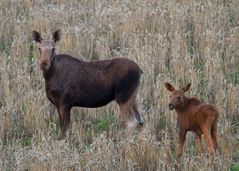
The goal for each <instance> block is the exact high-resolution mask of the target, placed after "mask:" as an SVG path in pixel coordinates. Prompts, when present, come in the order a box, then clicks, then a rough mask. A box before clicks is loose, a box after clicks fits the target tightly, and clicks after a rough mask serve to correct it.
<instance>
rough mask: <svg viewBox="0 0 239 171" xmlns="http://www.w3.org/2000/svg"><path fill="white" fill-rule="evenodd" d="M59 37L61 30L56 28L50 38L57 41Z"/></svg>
mask: <svg viewBox="0 0 239 171" xmlns="http://www.w3.org/2000/svg"><path fill="white" fill-rule="evenodd" d="M60 38H61V30H56V31H55V32H54V33H53V34H52V40H53V41H54V42H58V41H59V40H60Z"/></svg>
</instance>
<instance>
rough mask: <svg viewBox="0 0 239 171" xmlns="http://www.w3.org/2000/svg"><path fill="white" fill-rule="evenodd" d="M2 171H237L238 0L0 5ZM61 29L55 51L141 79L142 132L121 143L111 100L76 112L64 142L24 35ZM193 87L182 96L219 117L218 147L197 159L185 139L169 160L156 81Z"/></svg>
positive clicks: (65, 0) (164, 105) (62, 0)
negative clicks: (117, 66)
mask: <svg viewBox="0 0 239 171" xmlns="http://www.w3.org/2000/svg"><path fill="white" fill-rule="evenodd" d="M0 7H1V11H0V148H1V152H0V168H1V169H0V170H6V171H10V170H19V171H20V170H21V171H22V170H23V171H26V170H29V171H42V170H47V171H51V170H55V171H60V170H69V171H74V170H92V171H94V170H108V171H112V170H116V171H117V170H119V171H125V170H132V171H133V170H137V171H138V170H139V171H146V170H149V171H155V170H159V171H161V170H162V171H164V170H169V171H170V170H193V171H200V170H201V171H204V170H209V171H210V170H212V171H214V170H230V171H239V12H238V11H239V1H238V0H229V1H227V0H218V1H214V0H208V1H203V0H201V1H200V0H171V1H167V0H147V1H145V0H133V1H129V0H122V1H121V0H101V1H97V0H80V1H78V0H52V1H51V0H38V1H34V0H1V1H0ZM57 29H61V33H62V39H61V40H60V42H59V43H58V45H57V53H65V54H69V55H72V56H75V57H77V58H79V59H82V60H86V61H89V60H101V59H108V58H115V57H127V58H129V59H132V60H134V61H136V62H137V63H138V64H139V66H140V67H141V69H142V70H143V75H142V78H141V84H140V88H139V93H138V96H137V102H138V106H139V111H140V113H141V114H142V115H143V116H144V119H145V125H144V127H143V130H142V132H140V133H139V134H138V135H135V137H134V142H133V143H128V142H127V141H126V138H125V129H124V126H123V125H122V126H121V129H120V130H118V131H116V124H117V123H118V122H120V121H118V119H117V114H118V113H119V108H118V105H117V104H116V103H115V102H112V103H110V104H108V105H107V106H105V107H102V108H96V109H86V108H74V109H73V110H72V112H71V126H70V127H71V128H70V130H71V132H70V137H69V140H68V141H67V142H64V141H59V140H58V132H59V129H60V128H59V122H58V116H57V112H56V110H55V108H54V106H53V105H52V104H51V103H50V102H49V101H48V99H47V98H46V94H45V87H44V79H43V76H42V72H41V70H40V68H39V65H38V57H39V52H38V50H37V48H36V45H35V43H34V42H33V41H32V31H33V30H37V31H40V32H41V33H42V35H43V37H44V38H49V36H50V35H51V33H52V32H53V31H55V30H57ZM166 81H167V82H171V83H172V84H174V85H175V86H176V87H182V86H184V85H186V84H187V83H189V82H191V83H192V88H191V90H190V91H189V92H188V93H187V95H189V96H196V97H198V98H199V99H200V100H202V101H205V102H209V103H211V104H215V105H216V106H217V108H218V110H219V111H220V116H219V122H218V139H219V150H218V151H217V152H216V154H215V155H214V156H212V157H207V154H206V145H205V142H203V145H204V153H203V155H202V156H201V158H199V157H198V156H197V146H196V141H195V135H194V134H193V133H189V134H188V135H187V139H186V148H185V150H184V155H183V158H182V160H181V161H180V162H177V159H176V151H177V145H178V135H177V134H178V127H177V123H176V114H175V111H169V109H168V100H169V99H168V95H169V93H168V92H167V90H166V89H165V87H164V82H166Z"/></svg>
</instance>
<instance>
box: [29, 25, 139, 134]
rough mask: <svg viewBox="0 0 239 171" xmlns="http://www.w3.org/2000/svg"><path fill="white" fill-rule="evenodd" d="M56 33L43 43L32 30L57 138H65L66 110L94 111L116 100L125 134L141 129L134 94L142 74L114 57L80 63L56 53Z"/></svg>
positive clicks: (57, 34) (58, 33)
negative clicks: (54, 111)
mask: <svg viewBox="0 0 239 171" xmlns="http://www.w3.org/2000/svg"><path fill="white" fill-rule="evenodd" d="M60 37H61V34H60V30H57V31H55V32H54V33H53V34H52V39H50V40H43V39H42V37H41V34H40V33H39V32H37V31H33V40H34V41H35V42H36V43H37V47H38V49H39V51H40V59H39V61H40V68H41V70H42V72H43V77H44V79H45V90H46V95H47V98H48V99H49V100H50V101H51V103H53V104H54V105H55V106H56V108H57V112H58V115H59V120H60V125H61V138H65V137H66V131H67V130H68V129H69V124H70V111H71V108H72V107H74V106H79V107H87V108H96V107H101V106H105V105H107V104H108V103H109V102H111V101H113V100H116V102H117V103H118V105H119V107H120V111H121V113H122V114H124V117H125V123H126V128H127V130H128V131H129V132H131V131H133V130H134V129H135V128H136V127H137V126H138V127H142V125H143V117H142V116H141V115H140V114H139V112H138V108H137V104H136V95H137V91H138V87H139V83H140V76H141V74H142V71H141V69H140V68H139V66H138V65H137V64H136V63H135V62H133V61H131V60H129V59H127V58H114V59H111V60H99V61H91V62H84V61H80V60H78V59H76V58H74V57H72V56H69V55H66V54H56V53H55V45H56V42H58V41H59V40H60Z"/></svg>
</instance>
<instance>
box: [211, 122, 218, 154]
mask: <svg viewBox="0 0 239 171" xmlns="http://www.w3.org/2000/svg"><path fill="white" fill-rule="evenodd" d="M211 134H212V142H213V145H214V146H213V147H214V150H216V149H217V148H218V143H217V124H216V123H215V124H213V126H212V131H211Z"/></svg>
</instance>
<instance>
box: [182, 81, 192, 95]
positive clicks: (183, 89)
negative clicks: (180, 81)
mask: <svg viewBox="0 0 239 171" xmlns="http://www.w3.org/2000/svg"><path fill="white" fill-rule="evenodd" d="M190 87H191V83H189V84H188V85H187V86H186V87H184V88H182V89H181V90H182V92H183V93H185V92H186V91H188V90H189V89H190Z"/></svg>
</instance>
